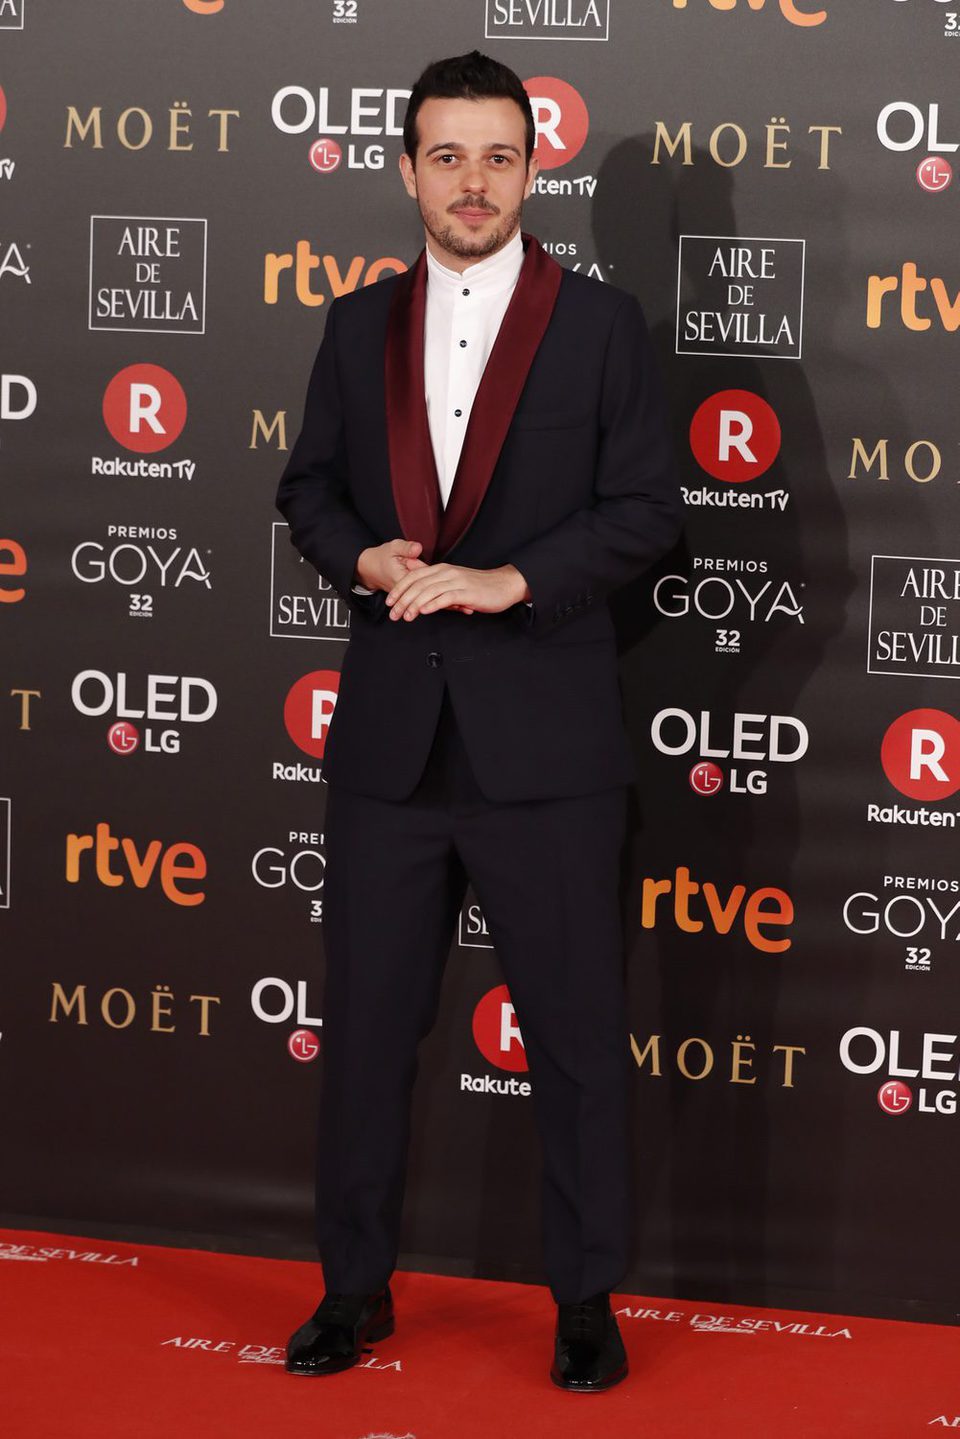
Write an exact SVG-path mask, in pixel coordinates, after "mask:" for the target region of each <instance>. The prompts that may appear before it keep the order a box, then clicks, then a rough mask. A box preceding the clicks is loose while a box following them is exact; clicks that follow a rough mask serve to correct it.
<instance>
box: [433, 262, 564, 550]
mask: <svg viewBox="0 0 960 1439" xmlns="http://www.w3.org/2000/svg"><path fill="white" fill-rule="evenodd" d="M523 240H524V242H525V248H526V254H525V255H524V257H523V265H522V266H521V269H520V276H519V279H518V280H517V284H516V288H515V289H514V292H513V294H512V296H511V297H510V303H509V305H508V306H507V310H506V314H505V315H504V317H503V321H502V322H501V325H500V330H499V333H498V335H497V338H496V340H495V341H494V345H493V349H492V350H491V351H490V355H489V358H488V359H487V363H486V366H485V367H484V371H483V378H482V379H481V381H480V387H479V389H478V390H477V394H476V398H475V399H474V402H473V408H472V410H471V411H470V420H469V423H468V424H467V433H466V435H465V436H464V440H463V449H462V450H461V452H460V462H459V464H458V465H457V473H456V477H455V479H454V481H453V488H452V490H451V491H450V498H449V499H448V501H447V507H446V509H445V510H444V511H443V514H442V516H441V519H440V536H439V541H438V544H437V551H438V553H439V554H440V555H445V554H447V553H449V551H450V550H452V549H453V547H454V545H456V544H459V542H460V541H461V540H462V539H463V536H464V535H465V533H466V531H467V530H468V529H469V527H470V525H471V524H472V523H473V521H474V518H475V517H476V514H477V511H478V510H479V508H480V506H481V504H482V502H483V497H484V495H485V494H486V493H487V489H488V487H489V484H490V481H491V479H492V478H493V471H494V469H495V467H496V463H497V460H498V459H499V458H500V451H501V450H502V448H503V442H504V440H505V439H506V437H507V430H508V429H509V428H510V422H511V420H512V419H513V412H514V410H515V409H516V408H517V401H518V400H519V399H520V394H521V391H522V390H523V387H524V385H525V384H526V382H527V375H528V374H529V373H530V366H531V365H532V364H533V357H534V355H536V353H537V350H538V349H539V346H540V341H541V340H542V339H543V337H544V334H545V333H546V329H547V326H548V325H549V323H550V316H551V315H552V314H553V307H554V305H555V304H556V300H557V292H558V291H559V289H560V281H561V280H562V278H563V270H562V269H561V267H560V266H559V265H558V264H557V262H556V260H554V259H552V258H551V256H550V255H548V254H547V252H546V250H544V249H543V248H542V247H541V246H540V244H539V243H538V241H537V240H536V239H535V238H534V236H533V235H526V234H525V235H524V236H523Z"/></svg>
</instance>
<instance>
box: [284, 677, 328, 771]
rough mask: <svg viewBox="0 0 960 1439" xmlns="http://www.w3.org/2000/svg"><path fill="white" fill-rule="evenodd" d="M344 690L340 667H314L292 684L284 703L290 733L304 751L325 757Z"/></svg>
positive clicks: (288, 732)
mask: <svg viewBox="0 0 960 1439" xmlns="http://www.w3.org/2000/svg"><path fill="white" fill-rule="evenodd" d="M339 690H340V672H339V671H338V670H311V671H310V673H309V674H308V675H303V676H302V677H301V678H300V679H298V680H297V681H296V683H295V684H293V685H291V687H290V690H289V692H288V694H287V698H286V700H285V701H284V705H283V722H284V724H285V725H286V727H287V734H288V735H289V736H290V738H291V739H292V740H293V742H294V744H295V745H296V746H297V747H298V748H299V749H302V750H303V752H304V754H309V755H312V756H313V758H314V759H323V751H324V749H325V747H326V743H327V734H328V732H329V730H330V722H331V720H332V719H333V712H334V710H335V709H336V706H337V694H338V693H339Z"/></svg>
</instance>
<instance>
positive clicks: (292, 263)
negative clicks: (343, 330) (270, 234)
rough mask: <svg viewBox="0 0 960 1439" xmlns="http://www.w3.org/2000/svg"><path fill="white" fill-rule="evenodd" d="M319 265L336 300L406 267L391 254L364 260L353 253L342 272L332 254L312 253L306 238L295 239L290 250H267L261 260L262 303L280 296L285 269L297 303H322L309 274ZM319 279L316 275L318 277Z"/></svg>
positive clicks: (322, 294)
mask: <svg viewBox="0 0 960 1439" xmlns="http://www.w3.org/2000/svg"><path fill="white" fill-rule="evenodd" d="M321 264H322V266H323V275H324V277H325V278H326V283H327V290H328V291H329V294H330V297H331V298H332V299H334V300H336V299H337V298H338V297H339V296H340V295H349V294H350V293H352V291H354V290H356V289H358V288H359V286H360V285H361V283H362V284H363V285H375V284H376V282H377V281H378V280H379V279H380V277H381V276H382V275H388V274H389V275H400V274H402V273H403V271H404V270H405V269H406V268H407V266H406V265H405V264H404V262H403V260H398V259H396V257H395V256H393V255H383V256H381V257H380V259H378V260H371V261H370V262H369V264H368V263H367V261H366V259H365V257H364V256H363V255H354V257H353V259H352V260H351V261H350V263H349V265H348V266H347V271H346V274H344V273H343V271H342V270H341V269H340V265H339V262H338V261H337V259H336V257H335V256H334V255H323V256H320V255H315V254H314V253H313V250H312V249H311V248H310V241H309V240H298V241H297V242H296V245H295V246H294V250H293V252H292V253H288V254H282V255H281V254H274V253H273V252H272V251H271V252H268V253H267V255H266V256H265V257H264V263H263V302H264V304H265V305H275V304H276V303H277V301H278V300H279V297H280V276H281V275H282V274H283V272H284V271H285V270H291V271H292V272H293V282H294V289H295V291H296V296H297V299H298V300H299V301H300V303H301V305H310V306H317V305H322V304H324V303H325V302H326V299H327V294H326V293H325V292H324V291H323V290H319V291H318V290H314V289H313V287H312V285H311V277H312V275H313V272H314V270H318V269H320V267H321ZM318 278H319V277H318Z"/></svg>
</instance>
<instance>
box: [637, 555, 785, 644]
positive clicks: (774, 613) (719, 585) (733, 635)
mask: <svg viewBox="0 0 960 1439" xmlns="http://www.w3.org/2000/svg"><path fill="white" fill-rule="evenodd" d="M690 568H691V570H692V573H690V574H678V573H676V572H673V573H670V574H665V575H661V576H660V577H659V578H658V579H657V581H656V583H655V584H654V586H653V592H652V599H653V605H654V608H655V609H656V611H657V613H658V614H660V615H663V617H664V618H665V619H668V620H685V621H687V622H688V623H695V622H697V621H705V622H706V626H707V627H708V629H710V630H712V634H713V640H714V649H715V650H716V652H717V654H739V653H740V652H741V648H742V646H743V644H744V642H745V639H746V638H747V637H748V635H749V632H750V631H751V630H753V629H754V628H755V627H756V626H757V625H769V624H776V625H778V626H784V625H794V624H798V625H802V624H803V623H804V617H803V603H802V601H801V596H802V594H803V590H804V584H803V582H802V581H800V582H797V581H791V580H786V579H783V578H782V577H781V576H780V575H778V574H777V573H776V572H775V571H773V570H771V567H770V564H769V562H768V561H767V560H760V559H747V558H741V557H733V556H712V555H711V556H706V555H694V556H693V557H692V559H691V561H690Z"/></svg>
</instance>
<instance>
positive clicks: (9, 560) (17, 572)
mask: <svg viewBox="0 0 960 1439" xmlns="http://www.w3.org/2000/svg"><path fill="white" fill-rule="evenodd" d="M26 573H27V552H26V550H25V549H24V548H23V545H21V544H19V543H18V542H17V541H16V540H0V605H17V604H19V603H20V601H21V600H22V599H23V597H24V595H25V594H26V593H27V592H26V590H25V589H24V587H23V585H18V584H12V585H10V584H6V583H5V582H4V581H5V577H9V578H11V579H13V580H17V579H19V578H20V577H21V576H22V575H25V574H26Z"/></svg>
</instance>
